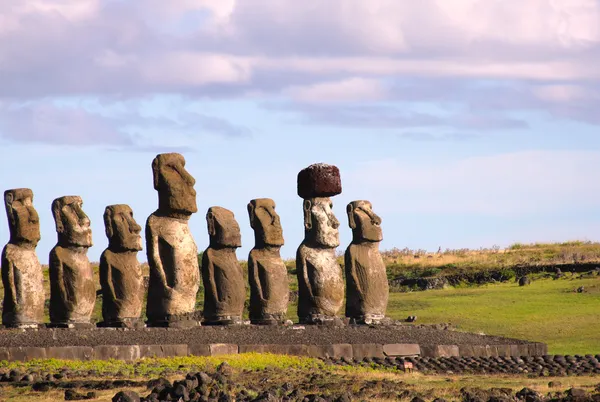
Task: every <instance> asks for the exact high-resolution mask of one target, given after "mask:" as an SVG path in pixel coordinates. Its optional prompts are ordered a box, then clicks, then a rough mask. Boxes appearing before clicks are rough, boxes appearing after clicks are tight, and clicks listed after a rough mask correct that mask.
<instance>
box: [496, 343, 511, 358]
mask: <svg viewBox="0 0 600 402" xmlns="http://www.w3.org/2000/svg"><path fill="white" fill-rule="evenodd" d="M496 350H497V351H498V356H500V357H510V345H496Z"/></svg>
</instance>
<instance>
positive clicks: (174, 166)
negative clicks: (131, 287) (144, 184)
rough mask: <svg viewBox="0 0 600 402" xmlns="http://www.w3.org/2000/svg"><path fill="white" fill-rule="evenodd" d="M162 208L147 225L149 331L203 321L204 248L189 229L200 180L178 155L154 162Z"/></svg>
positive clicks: (160, 156) (160, 206)
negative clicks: (197, 310)
mask: <svg viewBox="0 0 600 402" xmlns="http://www.w3.org/2000/svg"><path fill="white" fill-rule="evenodd" d="M152 172H153V176H154V189H155V190H157V191H158V209H157V210H156V212H154V213H153V214H152V215H150V217H149V218H148V221H147V222H146V253H147V256H148V264H149V265H150V279H149V285H148V300H147V304H146V315H147V317H148V325H149V326H169V325H170V323H171V322H173V321H182V320H191V321H195V323H196V324H197V321H196V319H195V316H194V307H195V305H196V293H198V289H199V287H200V270H199V268H198V249H197V247H196V243H195V242H194V238H193V237H192V234H191V232H190V229H189V226H188V220H189V218H190V216H191V215H192V214H193V213H195V212H197V211H198V208H197V206H196V191H195V190H194V184H195V182H196V181H195V180H194V178H193V177H192V176H191V175H190V174H189V173H188V172H187V171H186V170H185V159H184V158H183V156H182V155H180V154H176V153H170V154H160V155H157V156H156V158H155V159H154V161H153V162H152Z"/></svg>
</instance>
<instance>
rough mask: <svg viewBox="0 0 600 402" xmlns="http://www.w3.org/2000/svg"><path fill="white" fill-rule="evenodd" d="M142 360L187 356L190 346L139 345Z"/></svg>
mask: <svg viewBox="0 0 600 402" xmlns="http://www.w3.org/2000/svg"><path fill="white" fill-rule="evenodd" d="M139 350H140V358H141V359H143V358H146V357H175V356H187V355H188V352H189V351H188V345H139Z"/></svg>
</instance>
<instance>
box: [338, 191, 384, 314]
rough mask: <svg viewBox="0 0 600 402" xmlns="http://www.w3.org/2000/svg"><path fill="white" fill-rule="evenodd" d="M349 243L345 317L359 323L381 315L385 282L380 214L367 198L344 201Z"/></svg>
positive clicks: (346, 264) (346, 255)
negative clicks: (345, 202)
mask: <svg viewBox="0 0 600 402" xmlns="http://www.w3.org/2000/svg"><path fill="white" fill-rule="evenodd" d="M346 210H347V213H348V223H349V225H350V228H351V229H352V243H351V244H350V246H348V248H347V249H346V254H345V269H346V317H349V318H351V319H353V320H355V321H356V322H357V323H360V324H371V323H373V322H379V321H381V320H382V319H383V318H384V317H385V311H386V309H387V303H388V297H389V285H388V280H387V274H386V269H385V264H384V262H383V258H382V257H381V254H380V253H379V243H380V242H381V241H382V240H383V234H382V231H381V226H380V225H381V218H380V217H379V216H377V215H376V214H375V213H374V212H373V209H372V205H371V203H370V202H369V201H353V202H351V203H350V204H348V207H347V209H346Z"/></svg>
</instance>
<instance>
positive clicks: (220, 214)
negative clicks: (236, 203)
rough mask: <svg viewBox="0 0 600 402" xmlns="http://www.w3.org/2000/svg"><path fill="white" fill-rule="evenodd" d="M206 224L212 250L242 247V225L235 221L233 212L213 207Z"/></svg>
mask: <svg viewBox="0 0 600 402" xmlns="http://www.w3.org/2000/svg"><path fill="white" fill-rule="evenodd" d="M206 223H207V225H208V234H209V236H210V247H211V248H216V249H219V248H238V247H242V235H241V232H240V225H238V223H237V221H236V220H235V216H234V215H233V212H231V211H230V210H228V209H225V208H221V207H211V208H209V209H208V212H207V213H206Z"/></svg>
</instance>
